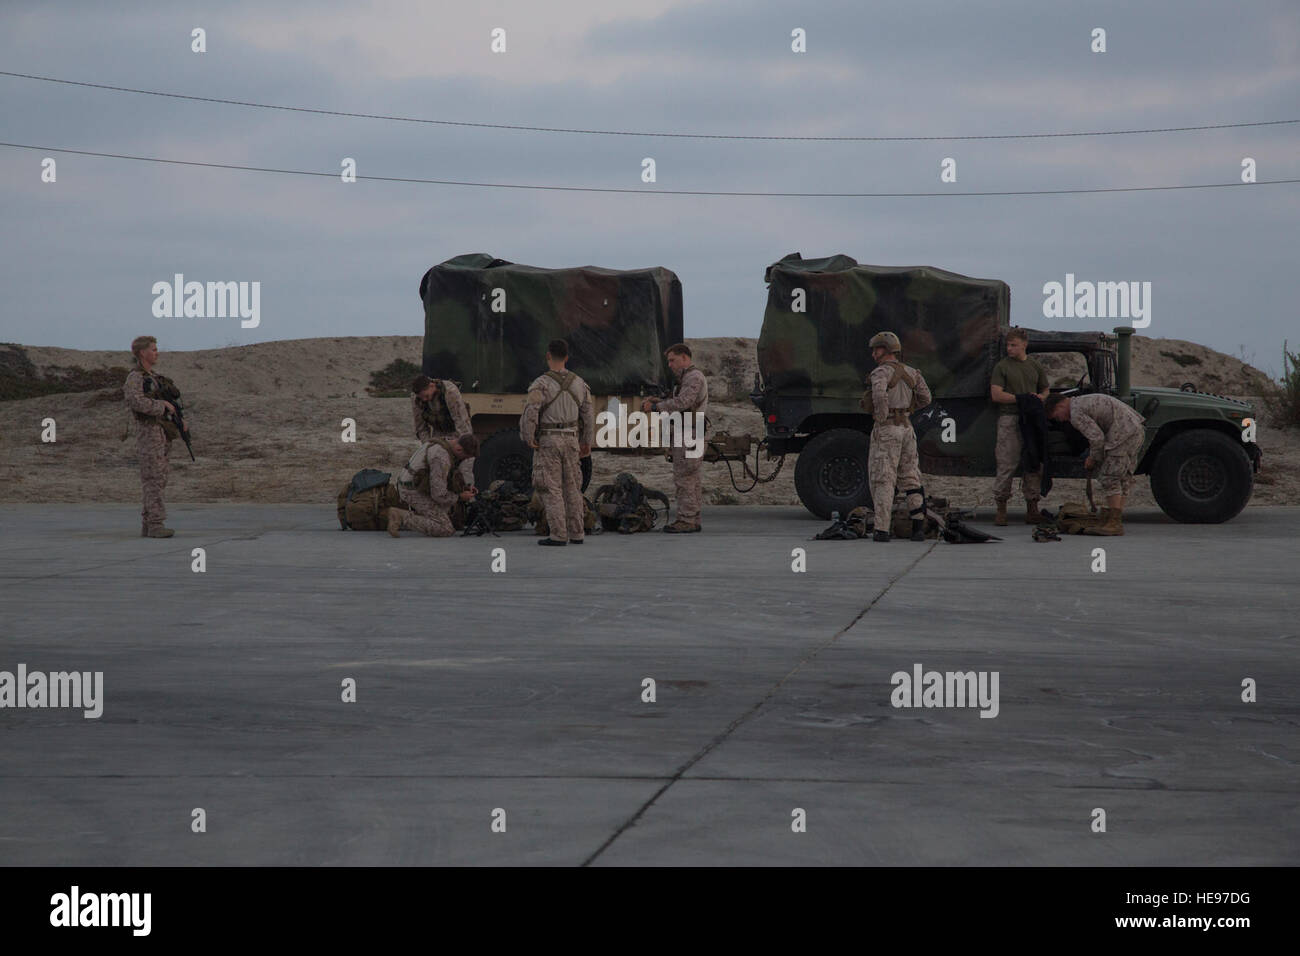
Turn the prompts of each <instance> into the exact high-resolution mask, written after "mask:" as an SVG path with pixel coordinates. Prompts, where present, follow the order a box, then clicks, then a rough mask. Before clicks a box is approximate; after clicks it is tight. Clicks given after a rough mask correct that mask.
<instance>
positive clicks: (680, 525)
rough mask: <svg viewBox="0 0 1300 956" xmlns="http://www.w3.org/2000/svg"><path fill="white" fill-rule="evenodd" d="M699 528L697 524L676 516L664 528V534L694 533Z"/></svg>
mask: <svg viewBox="0 0 1300 956" xmlns="http://www.w3.org/2000/svg"><path fill="white" fill-rule="evenodd" d="M699 530H700V526H699V525H698V524H691V523H690V522H688V521H683V520H682V519H681V518H678V519H677V520H676V521H674V522H673V523H672V524H670V525H668V526H667V527H665V528H664V534H695V533H696V532H697V531H699Z"/></svg>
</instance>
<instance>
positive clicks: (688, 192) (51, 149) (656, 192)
mask: <svg viewBox="0 0 1300 956" xmlns="http://www.w3.org/2000/svg"><path fill="white" fill-rule="evenodd" d="M0 146H8V147H11V148H13V149H34V150H39V151H41V152H47V153H72V154H74V155H77V156H98V157H101V158H104V159H129V160H135V161H136V162H142V163H164V164H166V165H170V166H203V167H206V168H208V169H237V170H242V171H244V172H250V173H280V174H282V175H286V176H317V177H324V178H326V179H336V178H338V177H339V175H340V174H339V173H320V172H315V171H314V170H309V169H278V168H276V167H272V166H237V165H234V164H232V163H204V162H199V161H198V160H191V159H162V158H159V157H156V156H131V155H128V154H125V153H98V152H93V151H91V150H88V149H67V148H65V147H62V146H33V145H31V144H28V143H0ZM356 178H357V179H358V180H362V179H365V180H370V181H371V182H383V183H419V184H422V185H430V186H477V187H481V188H484V189H540V190H550V191H555V192H571V193H627V194H631V195H634V196H756V197H771V198H788V199H890V198H893V199H906V198H922V197H928V196H945V197H946V196H1066V195H1075V194H1081V193H1143V192H1159V191H1163V190H1173V189H1222V188H1224V187H1232V186H1279V185H1283V184H1286V183H1300V179H1261V180H1259V181H1258V182H1254V183H1194V184H1190V185H1181V186H1108V187H1096V188H1087V189H1006V190H994V191H987V192H947V191H939V192H920V193H802V192H746V191H740V190H713V189H622V188H618V187H614V186H542V185H538V184H533V183H476V182H468V181H465V180H459V179H418V178H415V177H411V176H363V175H360V174H358V175H357V177H356Z"/></svg>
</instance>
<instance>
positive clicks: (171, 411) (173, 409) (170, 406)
mask: <svg viewBox="0 0 1300 956" xmlns="http://www.w3.org/2000/svg"><path fill="white" fill-rule="evenodd" d="M163 405H164V406H166V408H167V414H168V415H175V414H176V406H175V405H173V404H172V403H171V402H163Z"/></svg>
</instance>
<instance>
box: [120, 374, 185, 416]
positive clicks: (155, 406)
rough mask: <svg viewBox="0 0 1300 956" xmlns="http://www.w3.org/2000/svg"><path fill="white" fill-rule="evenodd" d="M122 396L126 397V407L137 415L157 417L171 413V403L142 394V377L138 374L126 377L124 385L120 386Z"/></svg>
mask: <svg viewBox="0 0 1300 956" xmlns="http://www.w3.org/2000/svg"><path fill="white" fill-rule="evenodd" d="M122 394H123V395H124V396H125V397H126V407H127V408H129V409H131V411H133V412H135V413H136V414H137V415H152V416H155V417H159V416H161V415H163V414H164V413H166V412H169V411H173V408H172V404H171V402H164V401H162V400H161V399H157V398H150V397H149V396H148V395H146V394H145V393H144V376H143V375H141V374H140V373H139V372H132V373H131V374H130V375H128V376H127V377H126V384H124V385H123V386H122Z"/></svg>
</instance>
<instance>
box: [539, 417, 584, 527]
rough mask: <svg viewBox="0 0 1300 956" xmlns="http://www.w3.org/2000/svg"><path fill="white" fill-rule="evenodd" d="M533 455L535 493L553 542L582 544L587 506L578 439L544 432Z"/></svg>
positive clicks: (562, 434) (557, 433) (573, 436)
mask: <svg viewBox="0 0 1300 956" xmlns="http://www.w3.org/2000/svg"><path fill="white" fill-rule="evenodd" d="M537 444H538V448H537V451H535V452H534V453H533V490H535V491H536V492H537V493H538V494H539V495H541V497H542V505H543V507H545V509H546V523H547V525H549V527H550V532H551V534H550V537H551V540H552V541H581V540H582V538H583V534H584V532H585V529H584V528H583V525H582V522H583V519H584V518H585V517H586V514H587V506H586V505H585V504H584V503H583V500H582V466H581V464H580V463H579V461H578V436H577V435H566V434H564V433H563V432H553V433H550V434H548V433H546V432H543V433H542V436H541V438H539V439H538V441H537Z"/></svg>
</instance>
